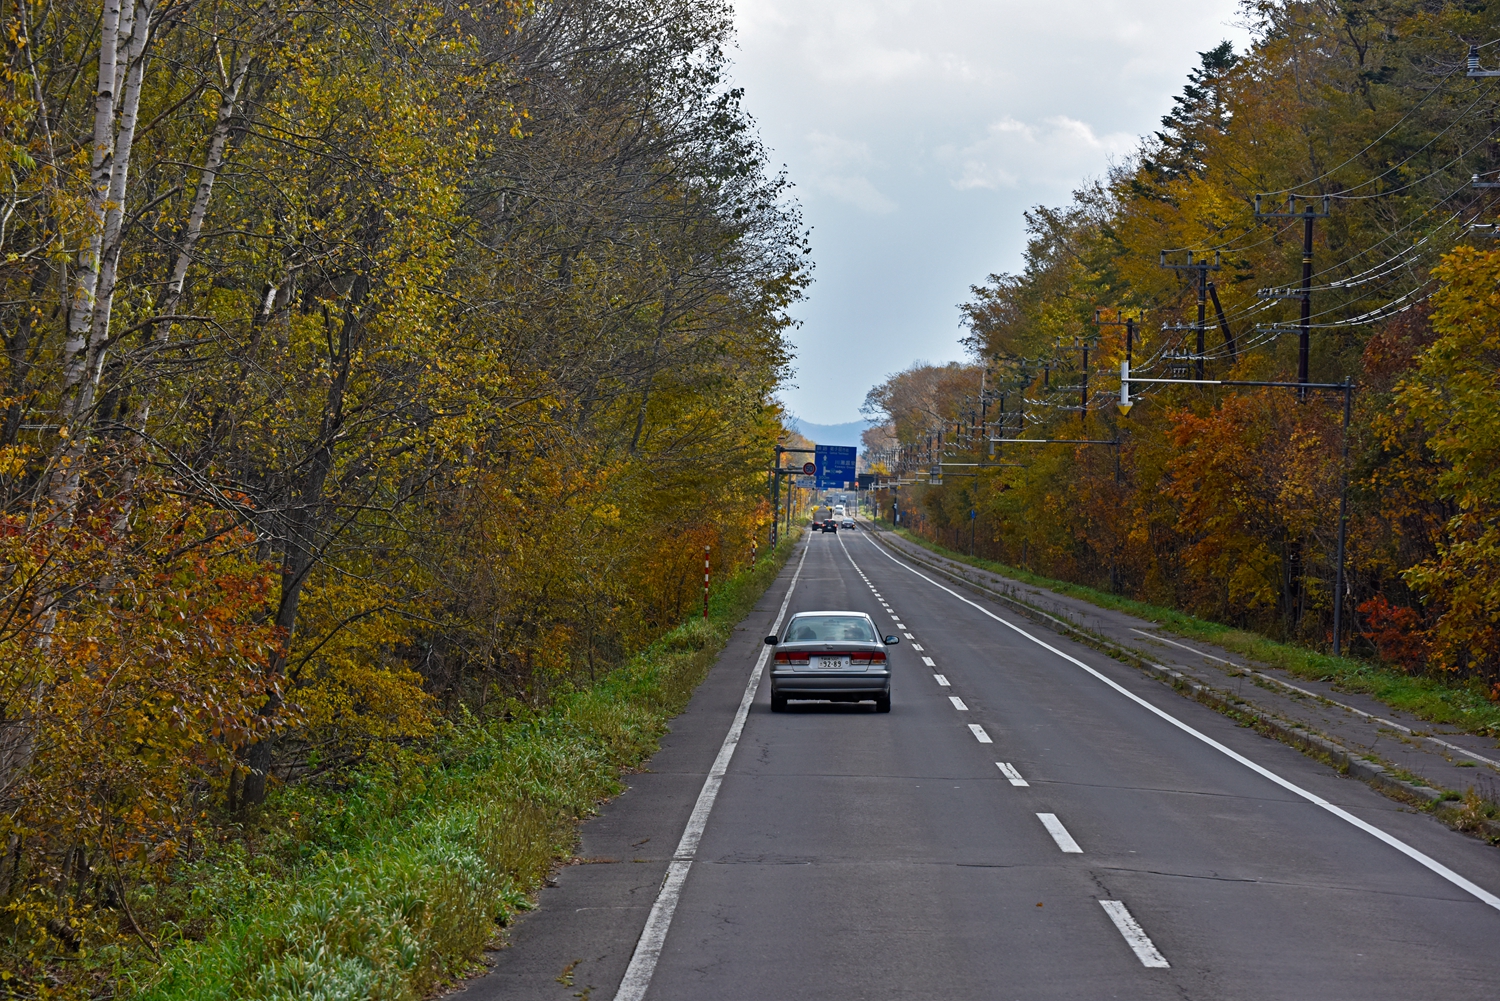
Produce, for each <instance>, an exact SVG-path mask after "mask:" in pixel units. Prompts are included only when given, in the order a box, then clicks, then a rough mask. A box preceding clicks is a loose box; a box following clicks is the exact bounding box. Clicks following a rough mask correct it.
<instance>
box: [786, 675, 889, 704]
mask: <svg viewBox="0 0 1500 1001" xmlns="http://www.w3.org/2000/svg"><path fill="white" fill-rule="evenodd" d="M890 693H891V676H890V675H889V674H812V673H807V672H804V673H797V674H792V673H787V674H773V675H771V694H772V695H781V696H785V697H786V698H789V699H827V698H837V697H840V696H846V697H847V696H851V695H852V696H861V697H863V698H867V699H873V698H875V697H876V696H878V695H889V694H890Z"/></svg>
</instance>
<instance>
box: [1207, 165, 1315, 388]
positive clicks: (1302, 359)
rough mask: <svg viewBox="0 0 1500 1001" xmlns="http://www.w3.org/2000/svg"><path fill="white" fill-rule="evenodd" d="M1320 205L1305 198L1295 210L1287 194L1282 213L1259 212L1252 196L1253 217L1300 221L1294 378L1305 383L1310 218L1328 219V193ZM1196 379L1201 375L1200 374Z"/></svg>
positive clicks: (1309, 322)
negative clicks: (1298, 317) (1299, 305)
mask: <svg viewBox="0 0 1500 1001" xmlns="http://www.w3.org/2000/svg"><path fill="white" fill-rule="evenodd" d="M1322 198H1323V208H1322V210H1321V211H1318V210H1316V209H1314V208H1313V199H1311V198H1307V197H1304V199H1303V209H1302V211H1301V212H1298V211H1296V208H1297V206H1296V197H1295V196H1293V195H1288V196H1287V199H1286V211H1285V212H1262V211H1261V210H1260V199H1261V196H1260V195H1256V196H1255V218H1257V219H1301V220H1302V285H1301V288H1300V290H1299V292H1298V295H1297V298H1299V299H1301V300H1302V320H1301V322H1300V323H1299V324H1298V325H1297V330H1298V333H1297V381H1298V382H1300V383H1305V382H1307V379H1308V355H1309V348H1310V345H1311V337H1310V336H1309V334H1310V327H1311V326H1312V273H1313V271H1312V265H1313V257H1312V252H1313V221H1314V220H1315V219H1326V218H1328V196H1327V195H1323V196H1322ZM1263 298H1275V299H1285V298H1291V296H1289V295H1284V294H1281V292H1280V290H1272V292H1271V294H1270V295H1268V296H1263ZM1198 378H1200V379H1201V378H1203V376H1202V375H1201V374H1200V375H1199V376H1198ZM1297 399H1299V400H1305V399H1307V392H1306V390H1299V391H1298V392H1297Z"/></svg>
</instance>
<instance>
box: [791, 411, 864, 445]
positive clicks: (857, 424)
mask: <svg viewBox="0 0 1500 1001" xmlns="http://www.w3.org/2000/svg"><path fill="white" fill-rule="evenodd" d="M791 424H792V425H793V426H794V427H795V428H796V429H797V432H798V433H799V434H801V435H802V436H803V437H805V438H808V439H809V440H811V441H812V442H814V443H815V444H818V445H854V446H855V447H858V446H859V445H860V444H861V443H860V440H859V436H860V435H862V434H864V433H865V429H866V428H868V427H869V426H870V422H869V421H849V422H848V423H847V424H814V423H813V422H812V421H804V420H801V419H799V418H793V419H792V421H791Z"/></svg>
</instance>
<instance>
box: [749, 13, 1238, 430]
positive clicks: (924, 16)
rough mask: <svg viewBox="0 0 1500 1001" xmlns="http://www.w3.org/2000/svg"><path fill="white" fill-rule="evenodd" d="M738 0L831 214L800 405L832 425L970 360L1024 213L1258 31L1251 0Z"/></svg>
mask: <svg viewBox="0 0 1500 1001" xmlns="http://www.w3.org/2000/svg"><path fill="white" fill-rule="evenodd" d="M735 2H736V7H737V18H736V19H737V22H738V29H739V52H738V54H737V57H736V61H735V68H734V78H735V82H736V83H737V84H739V85H740V86H742V87H744V88H745V104H746V107H747V108H748V109H749V111H750V113H751V114H752V115H754V116H755V118H756V120H757V122H758V123H759V126H760V132H761V135H762V137H763V138H764V139H765V142H766V144H767V145H768V146H769V147H770V149H771V153H772V158H773V160H772V162H773V163H774V164H775V165H777V166H780V165H783V164H784V165H785V166H786V168H787V171H788V173H789V175H790V176H791V178H792V180H793V182H794V183H795V184H796V186H797V187H796V195H797V198H798V200H799V201H800V202H801V203H802V206H803V210H804V212H805V215H806V221H807V223H808V224H809V225H811V226H812V227H813V234H812V245H813V258H814V260H815V261H816V262H817V270H816V272H815V282H814V284H813V287H812V290H811V294H810V297H809V299H808V301H807V302H805V303H803V304H802V305H801V306H799V307H798V308H797V310H796V315H797V318H798V319H800V320H801V321H802V326H801V327H800V328H799V329H797V330H796V331H794V332H793V334H792V340H793V342H794V343H795V344H796V351H797V360H796V374H795V376H794V378H793V380H792V381H793V384H794V385H793V386H792V387H789V388H788V389H786V390H785V391H784V393H783V399H784V400H785V402H786V403H787V405H788V406H789V408H790V409H791V411H792V413H793V414H794V415H795V416H797V417H800V418H802V419H803V420H808V421H814V422H817V423H823V424H836V423H841V422H844V421H851V420H855V419H856V418H858V417H859V416H860V415H859V405H860V403H861V402H862V401H863V400H864V396H865V393H866V391H867V390H868V389H869V388H870V387H871V386H872V385H874V384H875V383H877V382H879V381H880V380H882V379H883V378H885V376H886V375H888V374H890V373H892V372H896V371H899V370H901V369H903V368H905V367H906V366H908V365H910V364H911V363H912V362H913V361H916V360H918V359H921V360H926V361H934V362H942V361H948V360H951V359H955V358H959V357H960V356H961V352H960V350H959V346H958V338H959V337H960V336H961V334H962V331H961V330H960V328H959V325H958V319H959V314H958V310H957V309H956V306H957V304H958V303H960V302H962V301H964V300H965V299H966V298H967V297H968V288H969V286H970V285H974V284H978V283H981V282H983V281H984V279H985V276H987V275H989V274H990V273H991V272H996V271H1014V270H1016V269H1018V268H1019V266H1020V263H1021V251H1022V248H1023V247H1024V244H1025V234H1024V230H1023V225H1024V220H1023V219H1022V213H1023V212H1024V211H1025V210H1026V209H1027V208H1028V207H1030V206H1032V205H1035V204H1038V203H1045V204H1051V205H1056V204H1062V203H1064V202H1066V201H1067V200H1068V197H1069V195H1070V193H1071V192H1072V191H1073V189H1074V188H1076V187H1078V186H1079V185H1080V183H1082V182H1083V181H1085V180H1086V179H1088V178H1091V177H1099V176H1101V175H1102V174H1103V173H1104V171H1105V169H1106V168H1107V166H1108V164H1109V162H1110V160H1111V159H1119V158H1121V157H1123V156H1125V155H1128V154H1129V153H1130V152H1131V151H1132V150H1133V149H1134V148H1135V146H1136V142H1137V138H1138V137H1139V136H1142V135H1145V134H1147V133H1149V132H1151V131H1152V130H1154V129H1155V128H1157V127H1158V123H1159V119H1160V118H1161V116H1162V115H1163V114H1165V113H1166V112H1167V110H1168V109H1169V108H1170V107H1171V105H1172V97H1173V95H1175V94H1177V93H1179V92H1180V91H1181V89H1182V86H1183V84H1184V83H1185V82H1186V77H1187V72H1188V70H1189V69H1191V68H1192V67H1193V66H1195V65H1196V64H1197V63H1198V55H1197V54H1198V53H1199V52H1202V51H1206V50H1208V49H1210V48H1212V47H1213V46H1215V45H1217V44H1218V43H1219V42H1220V41H1222V40H1224V39H1226V38H1227V39H1230V40H1232V41H1234V43H1235V47H1236V48H1238V49H1240V50H1241V51H1243V50H1244V48H1245V45H1246V43H1247V41H1248V36H1247V34H1246V32H1245V30H1244V28H1243V27H1241V26H1240V25H1239V21H1240V15H1239V11H1238V8H1239V4H1238V2H1237V0H1129V2H1125V0H1045V2H1039V0H922V2H920V3H915V2H907V0H735Z"/></svg>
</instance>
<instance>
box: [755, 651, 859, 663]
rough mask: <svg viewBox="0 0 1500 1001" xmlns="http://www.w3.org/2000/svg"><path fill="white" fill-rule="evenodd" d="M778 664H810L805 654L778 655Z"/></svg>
mask: <svg viewBox="0 0 1500 1001" xmlns="http://www.w3.org/2000/svg"><path fill="white" fill-rule="evenodd" d="M882 656H884V655H883V654H882ZM776 663H778V664H806V663H808V655H807V654H805V653H778V654H777V655H776Z"/></svg>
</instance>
